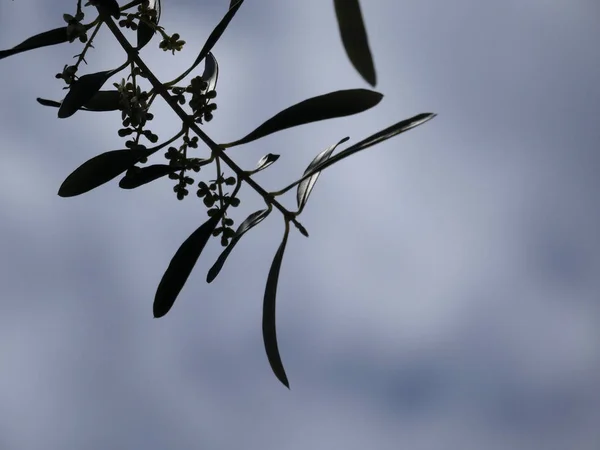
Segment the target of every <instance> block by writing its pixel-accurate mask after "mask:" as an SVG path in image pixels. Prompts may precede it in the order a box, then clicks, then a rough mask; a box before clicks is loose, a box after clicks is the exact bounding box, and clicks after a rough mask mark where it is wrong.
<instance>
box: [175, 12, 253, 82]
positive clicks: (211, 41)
mask: <svg viewBox="0 0 600 450" xmlns="http://www.w3.org/2000/svg"><path fill="white" fill-rule="evenodd" d="M231 3H232V4H231V5H230V8H229V10H228V11H227V13H226V14H225V15H224V16H223V18H222V19H221V21H220V22H219V24H218V25H217V26H216V27H215V29H214V30H213V31H212V33H210V36H208V39H207V40H206V43H205V44H204V47H202V50H200V53H199V54H198V57H197V58H196V60H195V61H194V63H193V64H192V66H191V67H190V68H189V69H188V70H186V71H185V72H184V73H183V74H181V75H180V76H179V77H178V78H184V77H186V76H187V75H188V74H189V73H190V72H191V71H192V70H194V69H195V68H196V67H197V66H198V64H200V63H201V62H202V60H203V59H204V58H206V56H207V55H208V54H209V53H210V51H211V50H212V49H213V47H214V46H215V44H216V43H217V41H218V40H219V39H220V38H221V36H222V35H223V33H224V32H225V29H226V28H227V26H228V25H229V22H231V19H233V16H235V13H237V11H238V9H240V6H242V3H244V0H238V1H237V2H235V4H233V3H234V2H231Z"/></svg>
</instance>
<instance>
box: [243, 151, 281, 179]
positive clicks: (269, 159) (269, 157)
mask: <svg viewBox="0 0 600 450" xmlns="http://www.w3.org/2000/svg"><path fill="white" fill-rule="evenodd" d="M279 156H280V155H275V154H273V153H267V154H266V155H265V156H263V157H262V158H260V159H259V160H258V163H256V168H255V169H254V170H252V171H251V172H250V173H252V174H254V173H256V172H260V171H261V170H265V169H266V168H267V167H269V166H270V165H271V164H273V163H274V162H275V161H277V160H278V159H279Z"/></svg>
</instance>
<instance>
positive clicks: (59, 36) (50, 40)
mask: <svg viewBox="0 0 600 450" xmlns="http://www.w3.org/2000/svg"><path fill="white" fill-rule="evenodd" d="M68 41H69V36H68V35H67V27H61V28H55V29H54V30H50V31H46V32H44V33H40V34H36V35H35V36H32V37H30V38H29V39H26V40H24V41H23V42H21V43H20V44H19V45H17V46H15V47H13V48H11V49H8V50H1V51H0V59H3V58H6V57H8V56H12V55H16V54H17V53H21V52H26V51H28V50H34V49H36V48H41V47H47V46H49V45H56V44H63V43H65V42H68Z"/></svg>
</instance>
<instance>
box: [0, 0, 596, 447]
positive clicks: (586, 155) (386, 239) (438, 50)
mask: <svg viewBox="0 0 600 450" xmlns="http://www.w3.org/2000/svg"><path fill="white" fill-rule="evenodd" d="M75 3H76V2H75V0H61V1H55V2H43V1H41V0H17V1H15V2H10V1H8V0H2V1H0V48H9V47H12V46H14V45H16V44H17V43H19V42H21V41H22V40H24V39H25V38H27V37H29V36H30V35H32V34H35V33H38V32H41V31H44V30H47V29H51V28H54V27H57V26H62V23H63V22H62V14H63V13H74V9H75ZM362 3H363V5H362V6H363V13H364V16H365V20H366V23H367V28H368V32H369V37H370V43H371V48H372V50H373V54H374V58H375V64H376V68H377V72H378V81H379V83H378V85H377V88H376V89H377V90H378V91H380V92H382V93H384V94H385V98H384V100H383V101H382V103H381V104H380V105H379V106H377V107H376V108H374V109H373V110H370V111H368V112H366V113H364V114H361V115H358V116H354V117H351V118H347V119H338V120H332V121H328V122H322V123H318V124H312V125H307V126H305V127H301V128H298V129H292V130H288V131H285V132H281V133H279V134H276V135H273V136H270V137H268V138H265V139H263V140H261V141H257V142H255V143H252V144H249V145H247V146H242V147H239V148H236V149H232V150H231V155H232V156H233V157H235V158H236V159H237V160H238V161H239V162H240V164H241V165H242V166H243V167H251V166H253V165H254V164H255V162H256V161H257V160H258V159H259V158H260V157H261V156H262V155H264V154H266V153H269V152H271V153H277V154H281V158H280V159H279V161H277V163H276V164H275V165H274V166H273V167H272V168H271V169H269V170H267V171H265V172H264V173H261V174H260V175H258V176H257V178H256V179H257V180H258V181H259V182H261V183H262V184H263V185H264V186H265V187H266V188H268V189H277V188H280V187H283V186H284V185H285V184H286V183H288V182H290V181H292V180H293V179H295V177H297V176H298V175H299V174H301V172H302V171H303V170H304V167H305V166H306V165H307V164H308V163H309V162H310V160H311V159H312V158H313V156H314V155H316V154H317V153H318V152H320V151H321V150H322V149H324V148H325V147H327V146H329V145H330V144H332V143H335V142H337V141H338V140H339V139H340V138H342V137H344V136H350V138H351V141H356V140H359V139H361V138H363V137H366V136H367V135H369V134H371V133H373V132H375V131H378V130H379V129H382V128H384V127H386V126H388V125H390V124H392V123H394V122H397V121H399V120H401V119H404V118H408V117H410V116H413V115H415V114H417V113H421V112H436V113H438V114H439V116H438V117H436V118H435V119H434V120H433V121H431V122H429V123H427V124H425V125H423V126H422V127H419V128H417V129H415V130H412V131H410V132H408V133H406V134H404V135H401V136H398V137H397V138H395V139H394V140H392V141H388V142H387V143H385V144H382V145H380V146H378V147H373V148H371V149H369V150H368V151H365V152H364V153H362V154H359V155H356V156H354V157H353V158H350V159H347V160H345V161H344V162H342V163H340V164H339V165H336V166H335V167H333V168H331V169H328V170H327V171H326V172H325V173H324V174H323V175H322V177H321V178H320V179H319V182H318V184H317V186H316V188H315V190H314V193H313V196H312V197H311V200H310V202H309V204H308V206H307V208H306V210H305V212H304V213H303V215H302V223H303V224H304V225H305V226H306V227H307V228H308V230H309V232H310V234H311V236H310V238H309V239H306V238H304V237H303V236H301V235H300V234H299V233H297V232H293V233H292V235H291V237H290V240H289V244H288V248H287V250H286V254H285V259H284V262H283V267H282V270H281V276H280V283H279V295H278V311H277V314H278V332H279V339H280V350H281V352H282V358H283V361H284V363H285V366H286V369H287V373H288V377H289V378H290V383H291V391H288V390H287V389H285V388H284V387H283V386H282V385H281V384H279V382H278V381H277V380H276V379H275V377H274V376H273V375H272V373H271V371H270V368H269V365H268V362H267V359H266V357H265V355H264V351H263V347H262V337H261V327H260V321H261V311H262V309H261V308H262V305H261V302H262V295H263V289H264V283H265V280H266V274H267V272H268V269H269V265H270V263H271V259H272V256H273V254H274V253H275V250H276V248H277V246H278V245H279V242H280V239H281V237H282V233H283V221H282V220H281V217H280V216H278V214H271V216H270V217H269V218H268V219H267V220H266V221H265V222H263V223H262V224H261V225H260V226H259V227H257V228H256V229H254V230H252V232H251V233H248V235H246V236H245V237H244V239H243V240H242V241H241V243H240V244H239V245H238V247H237V248H236V249H235V251H234V252H233V254H232V255H231V258H230V259H229V260H228V262H227V263H226V266H225V268H224V270H223V272H222V273H221V275H220V276H219V277H218V278H217V280H216V281H215V282H213V283H212V284H210V285H207V284H206V283H205V281H204V280H205V274H206V271H207V270H208V268H209V267H210V266H211V265H212V262H213V261H214V259H215V258H216V256H217V255H218V252H219V245H218V243H217V242H215V243H214V245H212V246H209V247H208V248H207V250H206V252H205V253H204V254H203V255H202V258H201V261H200V262H199V264H198V265H197V267H196V270H195V271H194V273H193V274H192V276H191V277H190V280H189V281H188V283H187V285H186V286H185V288H184V290H183V291H182V293H181V295H180V298H179V299H178V302H177V303H176V304H175V307H174V308H173V310H172V311H171V312H170V313H169V315H167V316H166V317H165V318H163V319H160V320H156V319H153V317H152V300H153V297H154V292H155V290H156V287H157V285H158V282H159V280H160V278H161V276H162V274H163V272H164V270H165V269H166V267H167V265H168V262H169V260H170V258H171V257H172V256H173V254H174V252H175V251H176V249H177V248H178V246H179V244H180V243H181V242H182V241H183V240H184V239H185V238H186V237H187V236H188V235H189V234H190V233H191V232H192V231H193V230H194V229H195V228H196V227H197V226H198V225H199V224H201V223H202V222H203V221H204V220H205V217H206V216H205V212H204V209H203V206H202V204H201V203H200V202H198V201H197V200H194V198H195V197H194V196H193V195H190V198H188V199H186V201H183V202H178V201H177V200H176V199H175V196H174V194H173V192H172V190H171V183H170V181H168V180H161V181H159V182H156V183H154V184H151V185H148V186H145V187H144V188H140V189H137V190H133V191H122V190H120V189H119V188H118V186H117V185H116V182H113V183H111V184H109V185H105V186H103V187H101V188H99V189H97V190H95V191H93V192H90V193H89V194H86V195H84V196H81V197H76V198H71V199H63V198H60V197H58V196H57V195H56V192H57V190H58V187H59V186H60V184H61V182H62V181H63V180H64V178H65V177H66V176H67V175H68V174H69V173H70V172H71V171H72V170H73V169H74V168H75V167H77V166H78V165H79V164H81V163H82V162H83V161H85V160H87V159H89V158H91V157H93V156H95V155H97V154H99V153H102V152H105V151H108V150H114V149H118V148H122V145H123V141H122V139H120V138H119V137H118V136H117V135H116V130H117V128H118V126H119V124H120V122H119V117H118V114H111V113H107V114H95V113H84V112H79V113H77V114H76V115H74V116H73V117H72V118H69V119H68V120H60V119H58V118H57V117H56V110H55V109H51V108H44V107H42V106H40V105H38V104H37V103H36V102H35V98H36V97H45V98H51V99H56V100H60V99H61V98H62V96H63V95H64V92H63V91H62V90H61V88H62V86H61V82H59V80H56V79H55V78H54V74H55V73H57V72H59V71H61V70H62V67H63V66H64V65H65V64H68V63H70V61H71V58H72V56H73V55H74V54H77V53H78V52H79V50H80V48H81V47H80V46H78V45H77V44H73V45H71V46H68V45H65V46H59V47H51V48H46V49H42V50H37V51H34V52H30V53H26V54H21V55H18V56H14V57H11V58H8V59H4V60H2V61H0V74H1V75H0V77H1V78H0V79H1V81H2V82H1V83H0V98H1V99H2V108H0V149H1V151H2V156H3V163H2V165H1V166H0V208H1V211H2V216H1V217H2V219H1V220H0V243H1V246H2V252H1V253H0V293H1V296H0V305H1V307H2V314H0V448H2V449H6V450H37V449H44V450H54V449H61V450H62V449H82V448H86V449H87V448H90V449H106V448H114V449H167V448H168V449H197V448H205V449H236V448H245V449H259V448H260V449H286V450H288V449H289V450H296V449H298V450H300V449H302V450H304V449H308V448H319V449H320V448H323V449H337V448H344V449H348V450H354V449H365V448H375V449H382V450H387V449H390V450H392V449H410V450H413V449H414V450H438V449H439V450H442V449H443V450H448V449H452V450H454V449H457V450H458V449H460V450H481V449H485V450H488V449H489V450H504V449H509V448H510V449H511V450H537V449H544V450H567V449H569V450H594V449H596V448H597V447H596V446H597V443H598V442H600V427H599V426H598V424H599V423H600V375H599V373H600V301H599V297H600V296H599V295H598V293H599V292H600V235H599V233H598V230H599V229H600V211H599V210H598V200H597V198H598V192H600V179H599V177H598V175H597V172H598V170H599V169H600V156H599V155H598V142H599V140H600V126H599V125H598V124H599V123H600V87H598V86H599V84H598V81H599V80H600V62H599V59H598V58H599V55H598V52H597V45H596V44H597V42H598V41H599V39H600V30H599V29H598V26H597V23H598V20H597V19H598V17H599V15H600V5H599V4H598V2H597V1H596V0H553V1H549V0H546V1H542V0H519V1H516V0H508V1H502V2H499V1H496V2H477V1H475V0H459V1H456V2H446V1H442V0H430V1H424V2H400V1H395V0H373V1H368V2H367V1H363V2H362ZM228 4H229V1H228V0H222V1H218V2H217V1H184V0H163V13H162V25H163V26H164V27H165V28H166V30H167V32H169V33H174V32H179V33H180V34H181V36H182V38H183V39H185V40H186V41H187V44H186V50H185V51H184V52H182V53H181V54H178V55H176V56H175V57H173V56H170V55H169V54H165V53H162V52H161V51H160V50H158V49H157V48H156V47H157V42H154V43H153V44H152V47H153V48H148V49H146V50H145V51H144V53H143V57H144V59H146V60H147V61H148V64H149V65H150V66H151V67H153V68H155V70H156V73H157V74H158V75H159V77H161V78H162V79H165V80H166V79H171V78H173V77H174V76H175V75H177V74H178V73H179V72H180V71H181V70H183V69H184V68H186V67H187V65H188V64H189V63H190V62H191V61H192V60H193V59H194V58H195V56H196V54H197V52H198V50H199V48H200V47H201V46H202V44H203V42H204V39H206V37H207V36H208V34H209V33H210V31H211V30H212V28H213V26H214V25H215V24H216V23H217V22H218V21H219V20H220V18H221V17H222V15H223V14H224V12H225V10H226V8H227V6H228ZM215 55H216V57H217V59H218V61H219V64H220V74H221V75H220V78H219V85H218V102H217V103H218V105H219V109H218V111H217V114H216V116H215V120H214V121H213V122H211V123H210V124H209V125H208V126H206V128H205V129H206V131H207V132H208V133H209V135H211V136H212V137H213V138H214V139H215V140H216V141H219V142H225V141H231V140H234V139H237V138H239V137H241V136H243V135H245V134H246V133H247V132H249V131H251V130H252V129H254V128H255V127H256V126H257V125H259V124H260V123H261V122H262V121H264V120H265V119H267V118H268V117H270V116H271V115H273V114H275V113H276V112H278V111H280V110H281V109H284V108H285V107H287V106H289V105H291V104H293V103H296V102H298V101H301V100H303V99H305V98H308V97H312V96H315V95H319V94H323V93H326V92H329V91H333V90H337V89H349V88H366V87H368V86H367V85H366V83H365V82H364V81H362V79H361V78H360V77H359V76H358V75H357V73H356V72H355V71H354V69H353V68H352V67H351V66H350V64H349V62H348V60H347V58H346V56H345V54H344V52H343V49H342V46H341V43H340V39H339V35H338V31H337V28H336V25H335V18H334V12H333V6H332V2H331V1H319V0H305V1H303V2H280V1H275V0H264V1H247V2H246V4H244V5H243V6H242V8H241V9H240V11H239V13H238V15H237V16H236V17H235V19H234V21H233V22H232V24H231V26H230V28H229V29H228V30H227V32H226V34H225V36H224V37H223V38H222V40H221V41H220V42H219V44H218V46H217V47H216V48H215ZM123 58H124V55H123V53H122V51H121V50H120V48H119V47H117V46H115V45H114V43H113V42H112V41H111V39H110V35H109V33H108V32H107V30H102V31H101V33H100V35H99V37H98V42H97V45H96V48H95V49H94V50H92V51H91V52H90V53H89V55H88V58H87V60H88V62H89V66H88V69H87V70H89V71H90V72H92V71H98V70H106V69H111V68H113V67H116V66H118V65H119V64H121V63H122V62H123V60H124V59H123ZM156 116H157V117H156V119H155V121H154V123H153V124H152V129H153V130H154V131H155V132H156V133H158V134H159V135H160V136H161V137H168V136H170V135H171V134H173V133H174V132H176V131H177V130H178V128H177V126H178V122H177V120H176V118H175V116H174V114H172V113H171V112H170V111H169V110H167V109H166V108H164V107H162V106H161V107H159V108H158V109H157V112H156ZM243 193H244V196H243V203H242V206H241V207H240V208H239V209H240V211H239V216H237V217H236V218H237V220H238V221H241V220H243V218H244V217H245V216H246V215H247V214H248V213H250V212H252V211H255V210H256V209H258V208H259V207H260V200H259V198H258V196H256V195H255V194H253V193H252V191H251V190H249V189H246V190H245V191H244V192H243ZM284 201H285V203H286V204H288V205H291V206H293V204H294V201H295V199H294V198H293V196H290V197H289V198H287V197H286V198H285V199H284ZM293 231H294V230H293Z"/></svg>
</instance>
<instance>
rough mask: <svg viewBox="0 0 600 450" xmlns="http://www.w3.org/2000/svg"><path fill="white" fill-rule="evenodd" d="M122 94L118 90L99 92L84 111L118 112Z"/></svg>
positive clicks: (84, 106)
mask: <svg viewBox="0 0 600 450" xmlns="http://www.w3.org/2000/svg"><path fill="white" fill-rule="evenodd" d="M120 100H121V94H120V93H119V91H117V90H110V91H98V92H96V94H95V95H94V96H93V97H92V98H91V99H90V100H89V101H88V102H87V103H86V104H85V105H83V108H82V109H85V110H87V111H116V110H118V109H119V107H120V104H119V102H120Z"/></svg>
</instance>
